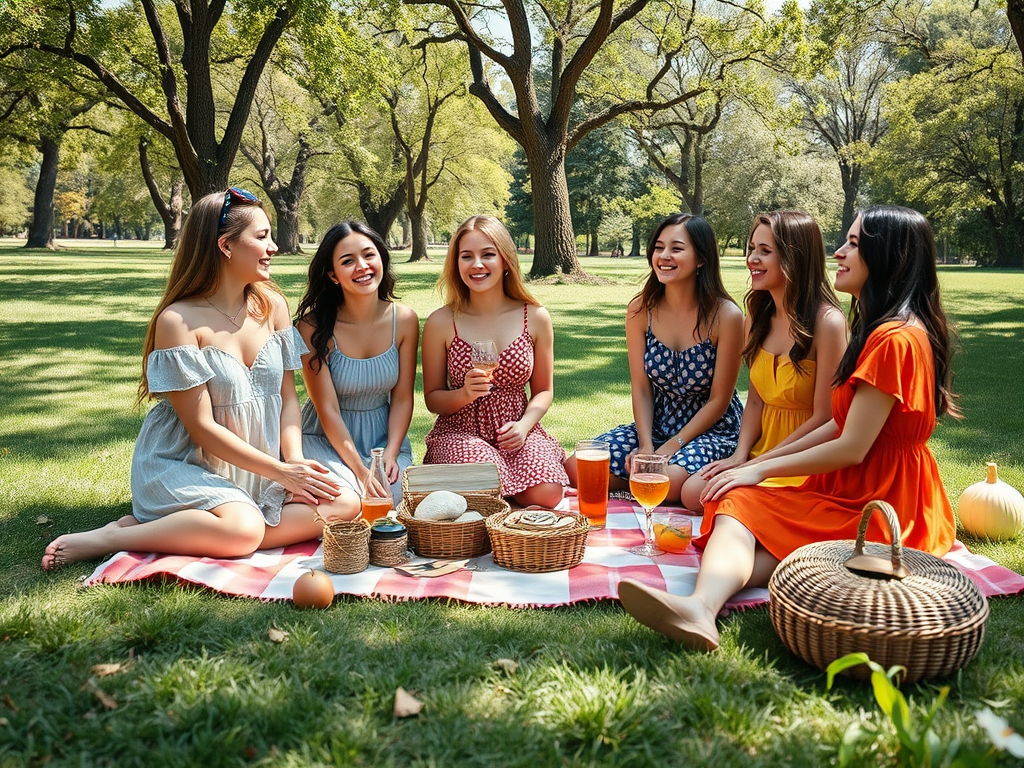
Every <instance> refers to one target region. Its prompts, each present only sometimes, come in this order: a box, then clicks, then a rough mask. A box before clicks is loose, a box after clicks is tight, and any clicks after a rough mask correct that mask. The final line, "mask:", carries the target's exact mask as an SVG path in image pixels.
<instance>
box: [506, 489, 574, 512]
mask: <svg viewBox="0 0 1024 768" xmlns="http://www.w3.org/2000/svg"><path fill="white" fill-rule="evenodd" d="M562 494H563V489H562V486H560V485H558V484H557V483H540V484H539V485H534V486H531V487H529V488H527V489H525V490H523V491H521V492H520V493H517V494H516V495H515V496H514V497H513V498H514V499H515V500H516V503H517V504H519V505H521V506H524V507H530V506H537V507H547V508H548V509H551V508H552V507H555V506H556V505H557V504H558V503H559V502H560V501H561V500H562Z"/></svg>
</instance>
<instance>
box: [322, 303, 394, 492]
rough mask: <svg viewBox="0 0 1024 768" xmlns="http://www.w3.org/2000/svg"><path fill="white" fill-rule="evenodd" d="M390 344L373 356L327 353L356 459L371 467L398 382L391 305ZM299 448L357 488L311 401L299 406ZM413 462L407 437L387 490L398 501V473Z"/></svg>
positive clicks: (385, 433)
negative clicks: (395, 472) (357, 455)
mask: <svg viewBox="0 0 1024 768" xmlns="http://www.w3.org/2000/svg"><path fill="white" fill-rule="evenodd" d="M391 311H392V322H391V346H390V347H389V348H388V349H387V350H386V351H385V352H383V353H381V354H379V355H376V356H374V357H367V358H362V359H361V358H355V357H348V356H347V355H345V354H344V353H342V352H341V350H340V349H339V348H338V340H337V339H334V349H333V350H331V352H330V353H329V354H328V355H327V370H328V371H330V374H331V381H333V382H334V391H335V392H337V394H338V406H339V408H340V409H341V418H342V419H343V420H344V422H345V426H346V427H347V428H348V431H349V434H350V435H351V436H352V443H353V444H354V445H355V448H356V451H358V453H359V458H360V459H361V460H362V462H363V464H364V465H365V466H367V467H368V466H370V451H371V450H373V449H374V448H384V447H386V446H387V444H388V416H389V415H390V413H391V390H392V389H394V388H395V385H396V384H397V383H398V365H399V358H398V345H397V344H396V343H395V342H396V340H397V338H398V336H397V334H398V311H397V309H396V308H395V306H394V304H392V305H391ZM302 452H303V454H304V455H305V457H306V458H307V459H315V460H316V461H319V462H320V463H321V464H323V465H324V466H325V467H327V468H328V469H330V470H331V472H333V473H334V474H335V475H337V476H338V478H340V479H341V480H342V482H343V483H344V484H345V485H347V486H348V487H349V488H351V489H352V490H354V491H355V492H356V493H359V491H360V488H359V483H358V481H357V480H356V476H355V474H354V473H353V472H352V470H350V469H349V468H348V467H347V466H346V465H345V462H343V461H342V460H341V457H340V456H339V455H338V452H337V451H336V450H334V446H333V445H331V441H330V440H328V439H327V435H326V433H325V432H324V427H323V424H322V423H321V422H320V417H319V416H318V415H317V412H316V408H315V407H314V406H313V401H312V400H307V401H306V403H305V404H304V405H303V406H302ZM411 465H412V445H411V444H410V443H409V436H408V435H406V436H405V439H404V440H402V447H401V449H400V450H399V453H398V468H399V470H400V472H399V474H398V480H396V481H395V482H394V483H392V484H391V493H392V495H393V496H394V499H395V504H396V505H397V504H398V503H399V502H400V501H401V500H402V473H403V472H405V470H406V468H407V467H409V466H411Z"/></svg>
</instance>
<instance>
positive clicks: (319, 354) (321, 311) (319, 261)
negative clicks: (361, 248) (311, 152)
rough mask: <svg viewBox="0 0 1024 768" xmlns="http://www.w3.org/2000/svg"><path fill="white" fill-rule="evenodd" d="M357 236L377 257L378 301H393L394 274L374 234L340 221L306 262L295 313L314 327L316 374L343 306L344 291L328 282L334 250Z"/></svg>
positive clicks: (385, 249) (358, 224) (381, 242)
mask: <svg viewBox="0 0 1024 768" xmlns="http://www.w3.org/2000/svg"><path fill="white" fill-rule="evenodd" d="M353 232H357V233H359V234H361V235H365V236H366V237H367V238H368V239H369V240H370V242H372V243H373V246H374V248H376V249H377V253H378V255H379V256H380V263H381V276H380V285H378V286H377V298H379V299H380V300H381V301H388V302H391V301H394V300H395V299H396V298H397V296H396V295H395V273H394V272H393V271H392V269H391V253H390V252H389V251H388V247H387V245H386V244H385V243H384V238H382V237H381V236H380V235H379V234H377V232H375V231H374V230H373V229H371V228H370V227H368V226H367V225H366V224H363V223H362V222H360V221H343V222H341V223H340V224H335V225H334V226H333V227H331V228H330V229H329V230H327V234H326V235H324V239H323V240H321V241H320V247H319V248H317V249H316V253H315V254H314V255H313V258H312V260H310V262H309V274H308V278H307V280H306V292H305V293H304V294H303V296H302V300H301V301H299V307H298V309H296V310H295V320H296V322H298V321H299V320H305V321H306V322H307V323H309V324H310V325H311V326H313V334H312V336H311V337H310V341H311V342H312V343H313V357H312V359H311V360H310V367H311V368H312V369H313V370H314V371H319V370H320V366H321V365H323V364H324V363H325V362H326V361H327V352H328V349H327V343H328V342H329V341H330V340H331V336H332V334H333V333H334V323H335V321H336V320H337V318H338V310H339V309H340V308H341V306H342V305H343V304H344V303H345V291H344V290H343V289H342V287H341V286H340V285H338V284H337V283H335V282H334V281H332V280H331V279H330V277H329V276H328V273H329V272H331V271H332V270H333V269H334V249H335V248H337V247H338V243H340V242H341V241H342V240H344V239H345V238H346V237H348V236H349V235H351V234H352V233H353Z"/></svg>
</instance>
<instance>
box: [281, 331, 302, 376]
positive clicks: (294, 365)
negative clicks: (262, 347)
mask: <svg viewBox="0 0 1024 768" xmlns="http://www.w3.org/2000/svg"><path fill="white" fill-rule="evenodd" d="M278 333H280V334H281V359H282V360H283V361H284V369H285V370H286V371H297V370H299V369H300V368H301V367H302V356H303V355H305V354H306V353H307V352H309V349H308V348H307V347H306V342H304V341H303V340H302V335H301V334H300V333H299V329H298V328H296V327H295V326H294V325H293V326H290V327H289V328H282V329H281V330H280V331H278Z"/></svg>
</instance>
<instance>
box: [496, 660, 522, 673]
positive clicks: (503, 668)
mask: <svg viewBox="0 0 1024 768" xmlns="http://www.w3.org/2000/svg"><path fill="white" fill-rule="evenodd" d="M491 666H492V667H494V669H496V670H497V671H498V672H504V673H505V674H506V675H508V676H509V677H511V676H512V675H514V674H515V673H516V670H517V669H519V662H518V661H513V660H512V659H495V660H494V661H492V662H491Z"/></svg>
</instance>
